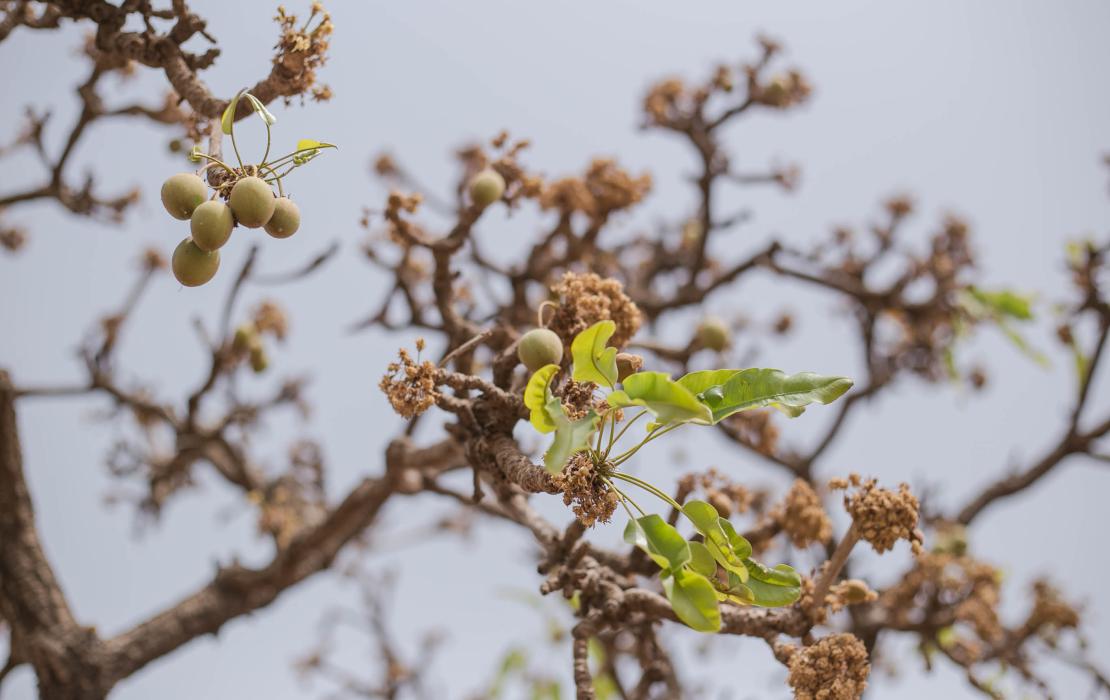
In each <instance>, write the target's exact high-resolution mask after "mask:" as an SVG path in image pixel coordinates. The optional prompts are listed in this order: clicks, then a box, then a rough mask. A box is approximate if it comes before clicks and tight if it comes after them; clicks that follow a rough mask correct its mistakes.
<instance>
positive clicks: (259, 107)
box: [243, 92, 277, 126]
mask: <svg viewBox="0 0 1110 700" xmlns="http://www.w3.org/2000/svg"><path fill="white" fill-rule="evenodd" d="M243 97H245V98H247V101H248V102H250V103H251V108H252V109H254V111H256V112H258V116H260V117H262V121H264V122H266V126H273V125H274V124H276V123H277V117H275V116H274V115H273V114H271V113H270V110H268V109H266V105H264V104H262V100H260V99H258V98H257V97H255V96H254V95H252V94H250V93H249V92H245V93H243Z"/></svg>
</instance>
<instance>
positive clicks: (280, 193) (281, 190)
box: [258, 163, 288, 197]
mask: <svg viewBox="0 0 1110 700" xmlns="http://www.w3.org/2000/svg"><path fill="white" fill-rule="evenodd" d="M258 167H259V168H263V169H265V170H269V171H270V172H271V173H273V174H274V177H273V179H272V180H270V179H267V180H266V182H276V183H277V188H278V196H279V197H284V196H285V189H284V188H283V187H282V186H281V178H282V176H281V175H278V174H277V173H274V169H273V168H271V167H270V166H269V165H266V164H265V163H263V164H262V165H260V166H258ZM286 174H288V173H286Z"/></svg>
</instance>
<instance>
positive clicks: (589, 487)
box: [554, 452, 618, 527]
mask: <svg viewBox="0 0 1110 700" xmlns="http://www.w3.org/2000/svg"><path fill="white" fill-rule="evenodd" d="M554 481H555V485H556V486H558V488H559V490H561V491H562V492H563V503H564V504H565V505H568V506H571V509H572V510H573V511H574V516H575V517H576V518H578V522H580V523H582V525H584V526H586V527H593V526H594V524H595V523H598V522H602V523H607V522H609V520H610V519H611V518H612V517H613V512H614V511H615V510H616V509H617V503H618V501H617V494H616V492H615V491H613V490H611V489H610V488H609V486H608V484H606V483H605V481H604V480H603V479H602V478H601V474H599V473H598V469H597V467H596V466H595V465H594V463H593V460H591V459H590V457H589V456H588V455H587V454H586V453H584V452H579V453H578V454H576V455H574V456H573V457H571V458H570V461H569V462H567V465H566V466H565V467H563V473H562V474H558V475H556V476H555V477H554Z"/></svg>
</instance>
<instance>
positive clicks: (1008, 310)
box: [967, 287, 1033, 321]
mask: <svg viewBox="0 0 1110 700" xmlns="http://www.w3.org/2000/svg"><path fill="white" fill-rule="evenodd" d="M967 291H968V294H970V295H971V296H972V298H974V299H975V300H976V301H977V302H979V303H980V304H982V305H983V306H985V307H987V309H989V310H990V311H992V312H993V313H995V314H997V315H999V316H1009V317H1010V318H1016V319H1018V320H1019V321H1030V320H1032V319H1033V300H1032V298H1031V297H1029V296H1027V295H1024V294H1018V293H1017V292H1014V291H1011V290H1009V289H999V290H998V291H988V290H986V289H980V288H978V287H968V288H967Z"/></svg>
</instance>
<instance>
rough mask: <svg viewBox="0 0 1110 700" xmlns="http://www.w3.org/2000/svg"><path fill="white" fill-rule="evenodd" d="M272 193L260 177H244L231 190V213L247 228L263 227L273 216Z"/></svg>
mask: <svg viewBox="0 0 1110 700" xmlns="http://www.w3.org/2000/svg"><path fill="white" fill-rule="evenodd" d="M274 202H275V200H274V191H273V190H271V189H270V186H269V185H267V184H266V181H265V180H263V179H262V178H260V177H245V178H243V179H242V180H240V181H239V182H236V183H235V186H234V187H232V188H231V201H230V204H231V211H232V213H233V214H235V220H236V221H238V222H239V223H240V224H242V225H244V226H246V227H247V228H259V227H261V226H265V225H266V222H267V221H269V220H270V217H271V216H273V215H274V207H275V206H276V205H275V204H274Z"/></svg>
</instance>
